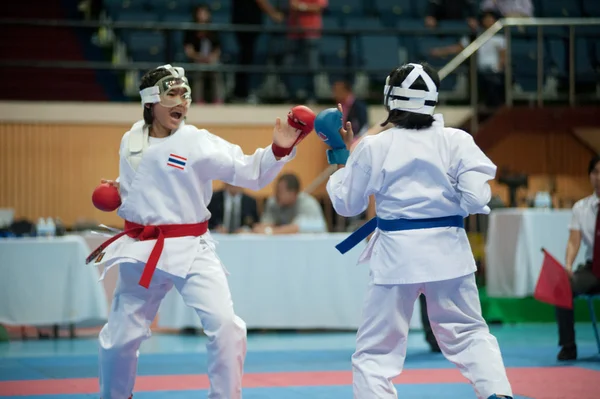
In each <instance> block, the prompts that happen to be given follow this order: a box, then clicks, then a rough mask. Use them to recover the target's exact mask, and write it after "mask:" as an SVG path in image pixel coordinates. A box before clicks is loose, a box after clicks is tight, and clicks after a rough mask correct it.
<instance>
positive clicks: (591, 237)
mask: <svg viewBox="0 0 600 399" xmlns="http://www.w3.org/2000/svg"><path fill="white" fill-rule="evenodd" d="M588 175H589V178H590V183H591V184H592V188H593V189H594V192H593V193H592V195H590V196H588V197H585V198H583V199H582V200H579V201H577V202H576V203H575V205H574V206H573V212H572V215H571V223H570V224H569V241H568V242H567V251H566V252H567V253H566V256H565V258H566V259H565V269H566V271H567V273H568V274H569V277H570V280H571V289H572V291H573V295H582V294H597V293H600V264H599V263H600V242H597V238H598V236H599V235H600V222H598V203H599V198H600V156H598V155H596V156H595V157H593V158H592V159H591V160H590V164H589V166H588ZM582 241H583V243H584V244H585V246H586V249H587V251H586V253H585V261H586V263H585V264H584V265H580V266H579V267H577V269H576V270H575V271H573V263H575V258H577V253H578V252H579V248H580V246H581V242H582ZM556 319H557V322H558V336H559V341H558V344H559V345H560V346H561V350H560V352H559V353H558V360H560V361H566V360H575V359H577V345H576V344H575V316H574V311H573V309H566V308H560V307H557V308H556Z"/></svg>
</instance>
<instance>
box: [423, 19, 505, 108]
mask: <svg viewBox="0 0 600 399" xmlns="http://www.w3.org/2000/svg"><path fill="white" fill-rule="evenodd" d="M497 20H498V15H497V14H495V13H493V12H491V11H486V12H484V13H483V15H482V17H481V24H482V27H483V29H484V30H485V29H488V28H489V27H490V26H492V25H493V24H494V23H496V21H497ZM469 42H470V40H469V38H468V37H463V38H462V39H461V40H460V42H459V43H457V44H455V45H452V46H447V47H437V48H433V49H431V52H430V54H431V55H432V56H433V57H446V56H449V55H455V54H458V53H460V52H461V51H462V50H463V49H464V48H465V47H467V46H468V45H469ZM505 55H506V42H505V40H504V35H503V34H497V35H495V36H494V37H492V38H490V40H488V41H487V42H486V43H485V44H484V45H483V46H481V47H480V48H479V50H478V51H477V55H476V56H477V67H478V82H479V95H480V98H481V99H482V100H483V102H484V104H485V105H486V106H487V107H489V108H496V107H499V106H501V105H502V104H504V74H503V70H504V62H505Z"/></svg>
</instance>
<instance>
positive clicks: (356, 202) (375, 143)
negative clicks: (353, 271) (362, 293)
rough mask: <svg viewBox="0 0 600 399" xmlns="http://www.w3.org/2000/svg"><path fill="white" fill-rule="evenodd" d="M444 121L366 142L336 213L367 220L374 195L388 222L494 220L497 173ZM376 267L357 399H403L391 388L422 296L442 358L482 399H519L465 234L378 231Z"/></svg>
mask: <svg viewBox="0 0 600 399" xmlns="http://www.w3.org/2000/svg"><path fill="white" fill-rule="evenodd" d="M434 118H435V122H434V125H433V126H432V127H431V128H428V129H422V130H406V129H399V128H392V129H390V130H387V131H384V132H382V133H380V134H378V135H376V136H368V137H366V138H364V139H363V140H362V142H361V143H359V144H358V146H357V147H356V149H355V150H354V152H353V153H352V154H351V155H350V157H349V159H348V162H347V164H346V167H344V168H342V169H340V170H338V171H337V172H335V173H334V174H333V175H332V176H331V177H330V179H329V181H328V183H327V192H328V193H329V196H330V197H331V201H332V203H333V207H334V208H335V210H336V212H338V213H339V214H341V215H342V216H346V217H351V216H355V215H358V214H360V213H361V212H363V211H364V210H365V209H366V208H367V205H368V202H369V196H370V195H374V196H375V200H376V206H377V216H378V217H379V218H382V219H400V218H402V219H427V218H436V217H444V216H453V215H461V216H463V217H464V216H467V215H469V214H474V213H489V208H488V207H487V203H488V202H489V200H490V197H491V190H490V187H489V184H488V181H489V180H492V179H493V178H494V176H495V173H496V166H495V165H494V164H493V163H492V162H491V161H490V160H489V159H488V158H487V157H486V156H485V155H484V154H483V152H482V151H481V150H480V149H479V148H478V147H477V145H475V143H474V141H473V138H472V137H471V136H470V135H469V134H468V133H466V132H464V131H462V130H457V129H451V128H445V127H444V125H443V118H442V117H441V115H435V116H434ZM367 260H370V272H371V273H370V275H371V281H370V285H369V289H368V293H367V298H366V302H365V305H364V309H363V315H362V324H361V326H360V328H359V331H358V334H357V344H356V346H357V347H356V352H355V353H354V355H353V356H352V366H353V384H354V397H355V398H359V399H372V398H378V399H388V398H396V397H397V396H396V390H395V388H394V386H393V384H392V382H391V381H392V379H393V378H394V377H396V376H398V375H399V374H400V373H401V372H402V368H403V365H404V359H405V356H406V340H407V336H408V330H409V323H410V319H411V317H412V311H413V305H414V301H415V300H416V299H417V298H418V296H419V294H420V293H424V294H425V296H426V298H427V309H428V312H429V319H430V321H431V327H432V329H433V331H434V334H435V335H436V338H437V339H438V342H439V344H440V348H441V349H442V352H443V353H444V355H445V356H446V358H447V359H448V360H450V361H451V362H453V363H454V364H456V365H457V366H458V368H459V369H460V371H461V372H462V373H463V375H464V376H465V377H466V378H467V379H468V380H469V381H470V382H471V384H472V385H473V386H474V388H475V391H476V393H477V396H478V397H479V398H488V397H489V396H490V395H492V394H494V393H496V394H500V395H512V393H511V387H510V384H509V382H508V379H507V377H506V372H505V369H504V364H503V361H502V357H501V354H500V350H499V347H498V343H497V341H496V339H495V338H494V337H493V336H492V335H491V334H490V332H489V329H488V327H487V324H486V323H485V321H484V319H483V317H482V315H481V307H480V303H479V296H478V291H477V286H476V285H475V277H474V272H475V270H476V266H475V260H474V259H473V255H472V252H471V248H470V245H469V241H468V239H467V235H466V232H465V231H464V229H462V228H458V227H438V228H429V229H421V230H407V231H391V232H385V231H381V230H379V229H377V230H376V232H375V234H374V235H373V237H372V239H371V240H370V242H369V244H368V246H367V248H366V249H365V252H364V253H363V255H362V256H361V262H362V261H367Z"/></svg>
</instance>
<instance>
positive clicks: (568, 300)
mask: <svg viewBox="0 0 600 399" xmlns="http://www.w3.org/2000/svg"><path fill="white" fill-rule="evenodd" d="M542 252H544V263H542V270H541V272H540V277H539V278H538V281H537V285H536V287H535V293H534V294H533V297H534V298H535V299H537V300H538V301H540V302H545V303H549V304H550V305H555V306H560V307H561V308H567V309H573V293H572V291H571V282H570V280H569V275H568V274H567V271H566V270H565V269H564V268H563V266H562V265H561V264H560V262H559V261H557V260H556V259H555V258H554V257H553V256H552V255H550V254H549V253H548V251H546V250H545V249H544V248H542Z"/></svg>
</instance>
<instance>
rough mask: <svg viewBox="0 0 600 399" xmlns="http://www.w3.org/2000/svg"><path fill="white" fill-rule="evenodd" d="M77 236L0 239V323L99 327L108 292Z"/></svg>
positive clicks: (86, 248)
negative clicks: (75, 324) (99, 279)
mask: <svg viewBox="0 0 600 399" xmlns="http://www.w3.org/2000/svg"><path fill="white" fill-rule="evenodd" d="M88 253H89V250H88V246H87V244H86V242H85V240H84V239H83V238H82V237H78V236H66V237H49V238H41V237H39V238H10V239H0V276H1V277H0V323H2V324H7V325H31V326H47V325H54V324H70V323H78V324H83V325H101V324H102V323H104V322H105V321H106V319H107V315H108V308H107V300H106V295H105V293H104V289H103V288H102V286H101V284H99V283H98V278H99V277H100V275H99V273H98V269H97V268H95V267H93V266H91V265H86V264H85V258H86V256H87V255H88Z"/></svg>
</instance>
